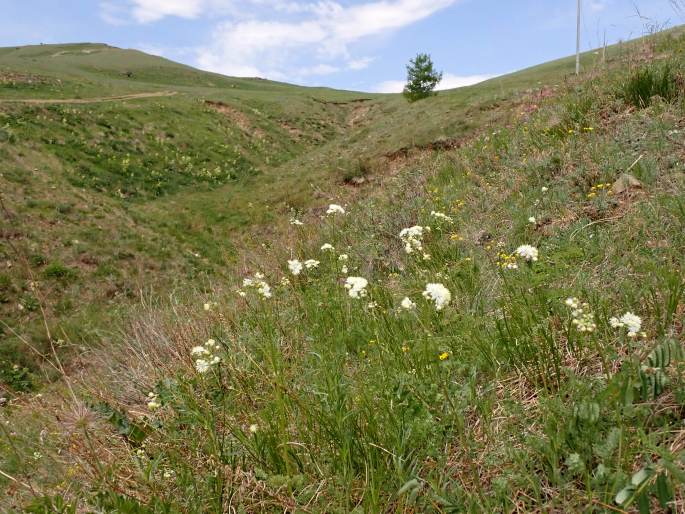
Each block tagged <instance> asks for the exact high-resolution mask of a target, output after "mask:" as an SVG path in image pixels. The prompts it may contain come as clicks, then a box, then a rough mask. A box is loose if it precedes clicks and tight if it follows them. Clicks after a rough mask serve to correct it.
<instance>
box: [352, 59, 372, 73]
mask: <svg viewBox="0 0 685 514" xmlns="http://www.w3.org/2000/svg"><path fill="white" fill-rule="evenodd" d="M375 60H376V59H374V58H373V57H362V58H361V59H353V60H351V61H349V62H348V63H347V68H348V69H350V70H354V71H359V70H365V69H366V68H368V67H369V66H370V65H371V63H372V62H373V61H375Z"/></svg>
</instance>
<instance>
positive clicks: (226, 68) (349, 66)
mask: <svg viewBox="0 0 685 514" xmlns="http://www.w3.org/2000/svg"><path fill="white" fill-rule="evenodd" d="M460 1H461V0H356V1H355V2H354V3H351V2H350V1H349V0H345V1H343V0H125V1H124V2H116V1H115V0H101V2H100V7H101V9H100V12H101V16H102V17H103V19H105V21H108V22H110V23H121V22H122V20H123V21H124V22H126V21H128V22H136V23H153V22H157V21H160V20H162V19H164V18H166V17H177V18H185V19H202V20H203V21H209V22H210V23H213V29H212V30H210V31H209V36H208V42H207V43H206V44H204V45H203V46H202V47H198V48H197V50H196V57H195V61H196V64H197V65H198V66H199V67H201V68H204V69H207V70H210V71H215V72H219V73H224V74H227V75H234V76H262V77H268V78H273V79H279V80H288V79H290V80H292V79H298V78H302V77H306V76H312V75H326V74H330V73H336V72H340V71H344V70H353V71H358V70H362V69H365V68H367V67H368V66H369V65H370V64H371V62H373V59H372V58H370V57H357V56H353V55H352V52H351V47H352V45H353V44H355V43H358V42H359V41H360V40H363V39H365V38H370V37H378V36H382V35H386V34H388V33H389V32H391V31H394V30H398V29H401V28H403V27H406V26H408V25H411V24H412V23H415V22H417V21H419V20H422V19H424V18H427V17H428V16H431V15H433V14H435V13H436V12H438V11H440V10H442V9H445V8H447V7H449V6H451V5H454V4H456V3H458V2H460Z"/></svg>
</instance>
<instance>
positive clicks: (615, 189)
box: [611, 173, 642, 195]
mask: <svg viewBox="0 0 685 514" xmlns="http://www.w3.org/2000/svg"><path fill="white" fill-rule="evenodd" d="M633 189H642V182H640V181H639V180H638V179H636V178H635V177H633V176H632V175H630V174H628V173H623V174H622V175H621V176H620V177H618V179H617V180H616V182H614V185H612V186H611V191H612V193H614V194H615V195H620V194H623V193H625V192H626V191H631V190H633Z"/></svg>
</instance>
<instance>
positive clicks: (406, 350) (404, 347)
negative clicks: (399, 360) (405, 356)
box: [402, 344, 409, 353]
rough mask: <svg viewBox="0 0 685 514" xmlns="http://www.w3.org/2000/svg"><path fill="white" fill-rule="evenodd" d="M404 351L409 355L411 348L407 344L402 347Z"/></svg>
mask: <svg viewBox="0 0 685 514" xmlns="http://www.w3.org/2000/svg"><path fill="white" fill-rule="evenodd" d="M402 351H403V352H404V353H407V352H408V351H409V347H408V346H407V345H406V344H404V345H402Z"/></svg>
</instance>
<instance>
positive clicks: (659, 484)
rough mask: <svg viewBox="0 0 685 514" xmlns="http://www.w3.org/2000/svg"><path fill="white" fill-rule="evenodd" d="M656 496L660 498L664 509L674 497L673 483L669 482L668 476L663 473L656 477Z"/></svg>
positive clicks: (660, 503)
mask: <svg viewBox="0 0 685 514" xmlns="http://www.w3.org/2000/svg"><path fill="white" fill-rule="evenodd" d="M656 497H657V499H658V500H659V505H661V507H662V508H664V509H665V508H666V506H667V505H668V503H669V502H670V501H671V500H672V499H673V494H672V492H671V485H670V484H669V482H668V478H667V477H666V475H664V474H663V473H661V474H659V476H658V477H657V479H656Z"/></svg>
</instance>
